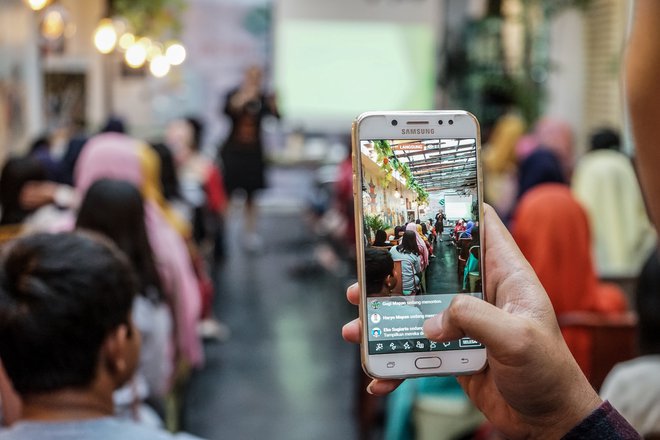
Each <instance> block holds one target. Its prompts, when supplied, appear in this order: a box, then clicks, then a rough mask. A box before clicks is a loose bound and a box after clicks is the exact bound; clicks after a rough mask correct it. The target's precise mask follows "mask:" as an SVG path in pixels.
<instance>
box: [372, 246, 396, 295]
mask: <svg viewBox="0 0 660 440" xmlns="http://www.w3.org/2000/svg"><path fill="white" fill-rule="evenodd" d="M364 271H365V276H366V280H367V282H366V289H367V295H368V296H390V295H392V294H393V290H394V288H395V287H396V286H397V283H398V274H397V273H396V271H395V269H394V260H392V257H391V256H390V254H389V253H388V252H387V251H386V250H384V249H374V248H368V249H366V250H365V252H364Z"/></svg>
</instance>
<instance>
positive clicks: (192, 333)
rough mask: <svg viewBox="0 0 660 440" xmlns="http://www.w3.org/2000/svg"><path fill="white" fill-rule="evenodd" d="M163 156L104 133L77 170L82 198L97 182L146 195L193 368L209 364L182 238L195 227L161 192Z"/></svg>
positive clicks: (152, 238)
mask: <svg viewBox="0 0 660 440" xmlns="http://www.w3.org/2000/svg"><path fill="white" fill-rule="evenodd" d="M158 172H159V168H158V161H157V155H156V154H155V153H154V152H153V150H152V149H151V147H149V146H148V145H147V144H144V143H142V142H141V141H139V140H137V139H134V138H132V137H129V136H127V135H125V134H122V133H116V132H112V133H103V134H100V135H97V136H94V137H93V138H91V139H90V140H89V141H88V143H87V145H85V148H84V149H83V151H82V153H81V155H80V158H79V160H78V162H77V164H76V169H75V181H76V190H77V191H78V194H79V195H81V196H82V195H83V194H85V193H86V191H87V189H88V188H89V187H90V186H91V185H92V184H93V183H94V182H96V181H97V180H100V179H103V178H108V179H117V180H124V181H127V182H129V183H132V184H133V185H135V186H136V187H137V188H139V189H140V190H141V193H142V195H143V197H144V203H145V207H144V209H145V223H146V227H147V234H148V238H149V243H150V245H151V247H152V249H153V252H154V256H155V258H156V265H157V268H158V270H159V273H160V275H161V278H162V281H163V287H164V290H165V293H166V294H167V295H169V297H170V301H171V302H172V304H173V308H174V310H173V314H174V322H175V328H176V333H177V334H176V338H175V348H176V351H177V353H178V354H179V355H180V356H182V358H183V359H184V360H186V361H187V362H188V363H189V364H190V365H192V366H200V365H201V364H202V363H203V359H204V357H203V351H202V345H201V341H200V339H199V337H198V335H197V324H198V320H199V318H200V315H201V295H200V290H199V284H198V280H197V278H196V275H195V271H194V268H193V266H192V262H191V259H190V254H189V252H188V249H187V247H186V243H185V240H184V238H183V236H182V233H188V234H189V231H190V229H189V227H186V225H185V223H183V222H181V221H180V219H178V218H177V217H175V216H174V213H173V211H171V210H170V209H168V208H167V205H165V202H164V198H163V197H162V194H160V192H159V191H158V184H157V182H159V175H158Z"/></svg>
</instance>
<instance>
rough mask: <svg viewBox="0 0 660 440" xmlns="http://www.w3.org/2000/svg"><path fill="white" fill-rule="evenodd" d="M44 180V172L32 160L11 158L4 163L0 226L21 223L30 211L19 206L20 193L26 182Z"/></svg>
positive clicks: (35, 161) (0, 194) (40, 165)
mask: <svg viewBox="0 0 660 440" xmlns="http://www.w3.org/2000/svg"><path fill="white" fill-rule="evenodd" d="M44 180H46V170H45V169H44V167H43V165H42V164H41V163H40V162H39V161H38V160H36V159H33V158H29V157H26V158H12V159H9V160H8V161H7V163H5V165H4V167H3V168H2V174H1V175H0V208H2V217H0V225H11V224H17V223H22V222H23V220H25V218H26V217H27V216H28V215H30V211H29V210H26V209H24V208H23V207H22V206H21V200H20V198H21V192H22V191H23V189H24V187H25V185H26V184H27V183H28V182H38V181H44Z"/></svg>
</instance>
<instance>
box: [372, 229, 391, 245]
mask: <svg viewBox="0 0 660 440" xmlns="http://www.w3.org/2000/svg"><path fill="white" fill-rule="evenodd" d="M389 244H390V242H389V241H387V232H385V231H384V230H382V229H379V230H377V231H376V238H374V242H373V243H372V244H371V245H372V246H377V247H385V246H389Z"/></svg>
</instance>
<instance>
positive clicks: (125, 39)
mask: <svg viewBox="0 0 660 440" xmlns="http://www.w3.org/2000/svg"><path fill="white" fill-rule="evenodd" d="M133 44H135V35H133V34H132V33H130V32H126V33H125V34H124V35H122V36H121V37H119V50H122V51H124V52H125V51H127V50H128V48H129V47H131V46H132V45H133Z"/></svg>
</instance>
